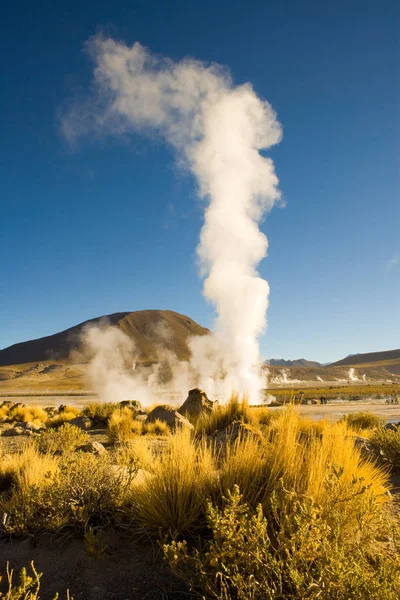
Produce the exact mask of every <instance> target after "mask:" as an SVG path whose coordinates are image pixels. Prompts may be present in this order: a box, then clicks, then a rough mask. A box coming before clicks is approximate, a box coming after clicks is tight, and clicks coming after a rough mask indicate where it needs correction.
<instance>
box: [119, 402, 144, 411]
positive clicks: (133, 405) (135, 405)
mask: <svg viewBox="0 0 400 600" xmlns="http://www.w3.org/2000/svg"><path fill="white" fill-rule="evenodd" d="M118 406H119V407H120V408H124V407H127V408H131V409H132V410H136V411H141V410H142V405H141V404H140V402H139V400H121V402H118Z"/></svg>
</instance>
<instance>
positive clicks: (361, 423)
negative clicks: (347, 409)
mask: <svg viewBox="0 0 400 600" xmlns="http://www.w3.org/2000/svg"><path fill="white" fill-rule="evenodd" d="M340 421H341V422H342V423H346V425H348V427H350V429H352V430H353V431H356V432H357V433H359V432H360V431H362V430H363V429H376V428H377V427H380V426H381V425H382V419H380V418H379V417H378V416H377V415H375V414H374V413H372V412H358V413H349V414H348V415H343V417H342V418H341V419H340Z"/></svg>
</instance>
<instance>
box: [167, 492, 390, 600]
mask: <svg viewBox="0 0 400 600" xmlns="http://www.w3.org/2000/svg"><path fill="white" fill-rule="evenodd" d="M288 503H289V504H290V505H291V506H292V511H291V512H290V513H288V512H287V506H288ZM335 510H336V512H337V513H338V514H337V518H335V519H333V522H334V523H336V525H335V526H334V527H329V526H328V525H327V523H326V521H325V519H324V518H323V513H322V512H321V510H320V508H319V507H318V505H316V504H315V503H314V502H313V501H312V499H311V498H307V497H304V496H300V495H297V494H295V493H294V492H289V491H285V490H284V489H283V488H282V489H281V490H280V491H279V492H277V493H274V494H273V495H272V496H271V498H270V511H269V512H270V514H271V515H272V517H271V519H270V520H269V521H268V520H267V519H266V517H265V516H264V514H263V510H262V507H261V505H259V506H258V507H257V509H256V511H254V512H253V511H251V510H250V508H249V507H248V505H246V504H245V503H243V501H242V497H241V495H240V493H239V488H238V487H237V486H235V487H234V489H233V492H232V493H230V492H228V493H227V497H226V499H225V501H224V504H223V506H222V508H221V509H219V508H218V507H215V506H213V505H212V504H210V503H209V504H208V510H207V520H208V525H209V528H210V530H211V533H212V539H211V540H210V541H208V542H206V543H205V544H203V546H202V547H200V548H198V549H195V550H194V551H193V552H189V550H188V545H187V543H186V541H183V542H176V541H174V542H172V543H170V544H167V545H164V553H165V556H166V558H167V560H168V562H169V564H170V566H171V567H172V570H173V571H174V572H175V574H177V575H178V576H180V577H182V578H183V579H185V580H186V581H187V582H188V583H189V584H190V586H191V588H192V590H197V591H199V593H200V594H201V595H202V597H207V598H216V599H219V600H228V599H237V600H249V599H251V600H283V599H290V600H303V599H305V598H307V599H308V600H314V599H315V600H317V599H318V600H348V599H349V598H360V599H361V598H362V599H363V600H381V599H382V598H385V600H396V599H397V598H398V595H397V594H398V589H399V587H398V586H399V585H400V576H399V573H400V571H399V568H400V559H399V556H398V555H396V554H395V551H393V554H391V553H390V552H389V551H388V550H386V549H385V548H384V547H383V546H382V547H379V549H377V548H375V550H378V552H375V554H374V555H372V553H371V552H370V551H369V549H368V548H367V549H365V548H364V547H363V544H362V543H360V542H357V541H356V540H351V541H349V543H348V544H343V543H338V540H341V539H342V538H341V536H340V535H338V531H337V529H340V526H341V524H342V520H341V517H340V514H339V513H340V510H341V507H340V505H338V506H337V507H336V509H335Z"/></svg>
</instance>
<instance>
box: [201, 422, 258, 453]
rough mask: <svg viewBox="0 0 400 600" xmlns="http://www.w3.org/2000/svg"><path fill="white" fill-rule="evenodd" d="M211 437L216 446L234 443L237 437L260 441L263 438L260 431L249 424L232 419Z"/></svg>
mask: <svg viewBox="0 0 400 600" xmlns="http://www.w3.org/2000/svg"><path fill="white" fill-rule="evenodd" d="M211 438H212V439H213V440H214V441H215V443H216V445H217V447H220V446H223V445H230V444H234V443H235V442H236V441H237V440H238V438H240V439H241V440H247V439H249V438H251V439H254V440H256V441H257V442H261V441H262V439H263V437H262V435H261V432H260V431H257V430H256V429H253V428H252V427H251V425H247V424H246V423H242V422H241V421H234V422H233V423H232V424H231V425H229V427H227V428H226V429H223V430H222V431H216V432H215V433H214V434H213V435H212V436H211Z"/></svg>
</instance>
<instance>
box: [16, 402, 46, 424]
mask: <svg viewBox="0 0 400 600" xmlns="http://www.w3.org/2000/svg"><path fill="white" fill-rule="evenodd" d="M47 418H48V414H47V413H46V411H45V410H43V408H41V407H40V406H25V405H23V404H20V405H19V406H11V407H9V409H8V413H7V416H6V420H7V421H9V422H22V423H35V424H36V425H45V424H46V421H47Z"/></svg>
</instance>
